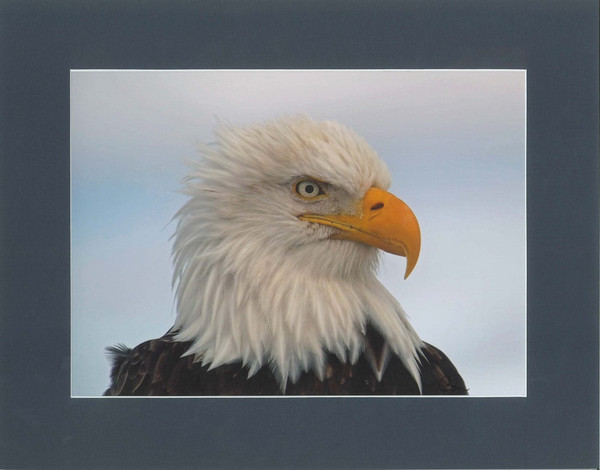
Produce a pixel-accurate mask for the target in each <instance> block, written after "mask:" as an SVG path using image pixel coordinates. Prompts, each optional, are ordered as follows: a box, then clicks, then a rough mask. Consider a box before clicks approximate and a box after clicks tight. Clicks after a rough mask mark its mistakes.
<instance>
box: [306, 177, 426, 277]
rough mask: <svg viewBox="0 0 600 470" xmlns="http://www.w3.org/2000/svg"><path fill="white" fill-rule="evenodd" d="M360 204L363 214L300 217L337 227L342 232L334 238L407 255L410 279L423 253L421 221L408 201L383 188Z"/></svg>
mask: <svg viewBox="0 0 600 470" xmlns="http://www.w3.org/2000/svg"><path fill="white" fill-rule="evenodd" d="M360 205H361V209H362V210H361V212H360V215H346V214H339V215H338V214H332V215H318V214H302V215H300V216H299V217H298V218H299V219H300V220H306V221H308V222H315V223H317V224H322V225H328V226H330V227H334V228H337V229H338V230H339V231H338V232H336V233H335V234H333V235H332V236H331V237H330V238H333V239H336V240H353V241H355V242H360V243H366V244H367V245H372V246H375V247H377V248H380V249H382V250H384V251H387V252H388V253H392V254H395V255H400V256H406V272H405V274H404V279H406V278H407V277H408V276H409V275H410V273H411V272H412V270H413V269H414V267H415V265H416V264H417V260H418V259H419V252H420V251H421V230H420V229H419V223H418V222H417V218H416V217H415V215H414V214H413V212H412V210H410V207H408V206H407V205H406V204H405V203H404V202H402V201H401V200H400V199H398V198H397V197H396V196H394V195H393V194H390V193H388V192H387V191H384V190H383V189H379V188H371V189H369V190H368V191H367V193H366V194H365V197H364V198H363V199H362V201H361V202H360Z"/></svg>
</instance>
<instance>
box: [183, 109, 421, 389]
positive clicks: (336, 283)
mask: <svg viewBox="0 0 600 470" xmlns="http://www.w3.org/2000/svg"><path fill="white" fill-rule="evenodd" d="M215 134H216V142H215V143H214V144H211V145H209V146H203V147H202V149H201V152H202V159H200V160H199V161H198V162H196V163H194V164H193V168H192V170H191V173H190V175H189V176H188V177H187V179H186V181H185V188H184V192H185V193H186V194H187V196H189V199H188V201H187V202H186V203H185V205H184V206H183V207H182V208H181V210H180V211H179V212H178V213H177V215H176V219H177V228H176V232H175V234H174V246H173V259H174V277H173V281H174V285H175V286H176V306H177V319H176V322H175V327H174V330H175V331H176V332H177V334H176V339H177V340H179V341H191V347H190V348H189V350H188V351H187V353H186V354H188V355H194V356H195V358H196V359H197V360H198V361H201V362H202V363H203V364H210V368H214V367H217V366H219V365H222V364H226V363H231V362H234V361H241V362H243V363H244V364H245V365H246V366H247V367H248V368H249V376H251V375H252V374H254V373H256V372H257V371H258V370H259V369H260V368H261V367H262V366H264V365H268V366H270V367H271V369H272V370H273V372H274V373H275V375H276V377H278V379H279V381H280V384H281V387H282V389H285V385H286V383H287V381H288V380H291V381H292V382H295V381H296V380H297V379H298V377H299V375H300V374H301V373H302V372H303V371H309V370H312V371H314V372H315V373H316V374H317V375H318V376H320V377H323V374H324V361H325V357H326V355H327V354H329V353H333V354H335V355H336V356H337V357H338V358H339V359H340V360H341V361H350V362H355V361H356V360H357V359H358V357H359V355H360V354H361V352H362V351H363V350H364V348H365V344H364V333H365V328H366V325H367V323H371V324H373V325H374V326H375V327H376V328H377V329H378V331H379V332H380V333H381V335H382V336H383V337H384V339H385V341H386V343H387V345H388V346H389V349H390V351H391V352H393V353H395V354H397V355H398V356H399V357H400V358H401V359H402V361H403V363H404V364H405V366H406V367H407V368H408V370H409V371H410V372H411V373H412V375H413V376H414V377H415V380H417V382H418V381H419V379H418V351H419V348H420V347H421V346H422V344H423V343H422V342H421V340H420V339H419V337H418V335H417V334H416V333H415V331H414V330H413V329H412V327H411V325H410V324H409V323H408V321H407V318H406V314H405V313H404V311H403V310H402V308H401V306H400V305H399V304H398V302H397V301H396V300H395V299H394V298H393V297H392V296H391V294H389V292H388V291H387V290H386V289H385V288H384V287H383V285H382V284H381V283H380V282H379V281H378V280H377V278H376V276H375V274H376V270H377V266H378V261H379V253H380V250H385V251H388V252H390V253H394V254H397V255H401V256H405V257H406V259H407V266H406V275H405V277H407V276H408V275H409V274H410V273H411V271H412V270H413V268H414V267H415V264H416V262H417V259H418V256H419V249H420V231H419V225H418V223H417V219H416V218H415V216H414V214H413V213H412V211H411V210H410V209H409V207H408V206H407V205H406V204H405V203H404V202H402V201H401V200H400V199H398V198H396V197H395V196H394V195H392V194H390V193H389V192H387V191H386V190H387V188H388V187H389V185H390V174H389V171H388V170H387V168H386V166H385V164H384V163H383V161H382V160H381V159H380V158H379V157H378V156H377V154H376V152H375V151H374V150H373V149H372V148H371V147H370V146H369V145H368V144H367V142H366V141H365V140H364V139H362V138H361V137H360V136H358V135H357V134H356V133H354V132H353V131H352V130H350V129H348V128H347V127H345V126H343V125H341V124H339V123H336V122H332V121H315V120H313V119H311V118H309V117H307V116H294V117H286V118H282V119H279V120H275V121H272V122H267V123H263V124H258V125H253V126H250V127H244V128H238V127H234V126H227V125H221V126H220V127H219V128H218V129H217V131H216V133H215Z"/></svg>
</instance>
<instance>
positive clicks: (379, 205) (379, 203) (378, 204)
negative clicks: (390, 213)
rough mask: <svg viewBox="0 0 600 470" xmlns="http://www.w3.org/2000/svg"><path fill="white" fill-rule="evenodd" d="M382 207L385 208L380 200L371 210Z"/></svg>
mask: <svg viewBox="0 0 600 470" xmlns="http://www.w3.org/2000/svg"><path fill="white" fill-rule="evenodd" d="M381 208H383V202H378V203H377V204H374V205H373V207H371V210H372V211H378V210H379V209H381Z"/></svg>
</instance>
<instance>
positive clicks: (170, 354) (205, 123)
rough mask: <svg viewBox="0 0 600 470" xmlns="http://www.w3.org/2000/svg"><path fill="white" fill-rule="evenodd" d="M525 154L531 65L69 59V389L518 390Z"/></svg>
mask: <svg viewBox="0 0 600 470" xmlns="http://www.w3.org/2000/svg"><path fill="white" fill-rule="evenodd" d="M525 165H526V72H525V71H524V70H210V71H208V70H172V71H164V70H162V71H158V70H156V71H153V70H147V71H146V70H72V71H71V307H72V310H71V326H72V330H71V350H72V351H71V352H72V354H71V360H72V364H71V379H72V383H71V394H72V396H73V397H100V396H103V394H106V395H174V396H183V395H186V396H189V395H192V396H224V395H234V396H281V395H290V396H299V395H303V396H323V395H336V396H356V395H371V396H381V395H384V396H390V395H410V396H423V395H467V394H468V396H470V397H522V396H526V394H527V389H526V358H527V351H526V337H527V331H526V319H527V311H526V300H527V299H526V279H527V273H526V200H525V194H526V193H525V190H526V188H525V176H526V175H525ZM151 340H152V341H151ZM107 348H109V349H108V351H107ZM111 369H112V370H111Z"/></svg>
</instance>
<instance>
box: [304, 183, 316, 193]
mask: <svg viewBox="0 0 600 470" xmlns="http://www.w3.org/2000/svg"><path fill="white" fill-rule="evenodd" d="M314 190H315V187H314V186H313V185H312V184H309V185H306V186H305V187H304V191H306V193H307V194H312V192H313V191H314Z"/></svg>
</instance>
